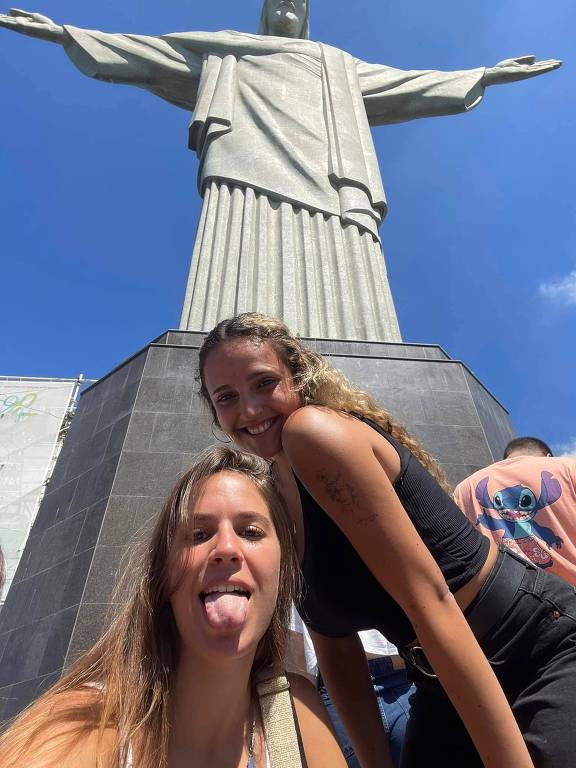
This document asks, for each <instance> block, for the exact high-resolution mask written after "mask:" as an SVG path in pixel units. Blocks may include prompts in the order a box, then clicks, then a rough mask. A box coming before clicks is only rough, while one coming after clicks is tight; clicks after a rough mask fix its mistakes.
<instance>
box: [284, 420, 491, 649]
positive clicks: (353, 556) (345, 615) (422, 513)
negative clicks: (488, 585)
mask: <svg viewBox="0 0 576 768" xmlns="http://www.w3.org/2000/svg"><path fill="white" fill-rule="evenodd" d="M361 420H362V421H364V422H365V423H366V424H368V425H369V426H370V427H372V428H373V429H375V430H376V431H377V432H378V433H379V434H381V435H382V436H383V437H384V438H385V439H386V440H388V442H389V443H391V444H392V445H393V446H394V448H395V449H396V451H397V452H398V455H399V457H400V467H401V468H400V474H399V476H398V479H397V480H396V482H395V483H394V490H395V491H396V493H397V494H398V498H399V499H400V502H401V503H402V506H403V507H404V509H405V510H406V512H407V513H408V516H409V517H410V520H411V521H412V523H413V524H414V526H415V528H416V530H417V531H418V533H419V535H420V536H421V538H422V540H423V542H424V543H425V544H426V546H427V547H428V550H429V551H430V553H431V554H432V556H433V557H434V559H435V561H436V563H437V564H438V566H439V568H440V570H441V571H442V574H443V575H444V578H445V579H446V583H447V584H448V587H449V588H450V590H451V592H456V591H458V590H459V589H460V588H461V587H463V586H464V585H465V584H466V583H467V582H468V581H470V579H471V578H472V577H473V576H474V575H475V574H476V573H478V571H479V570H480V568H481V567H482V566H483V565H484V563H485V561H486V558H487V557H488V548H489V541H488V539H487V538H486V537H485V536H483V535H482V534H481V533H480V532H479V531H478V530H477V529H476V528H475V527H474V526H473V525H472V523H471V522H470V521H469V520H468V518H467V517H465V515H463V514H462V512H461V511H460V510H459V509H458V507H457V506H456V504H455V503H454V501H452V499H451V498H450V497H449V496H448V495H447V494H446V493H445V492H444V491H443V490H442V488H441V487H440V486H439V485H438V483H437V482H436V480H435V479H434V478H433V477H432V476H431V475H430V474H429V472H427V471H426V470H425V469H424V467H423V466H422V465H421V464H420V462H419V461H418V460H417V459H416V457H415V456H414V455H413V454H412V453H411V452H410V451H409V450H408V448H406V446H404V445H403V444H402V443H400V442H399V441H398V440H395V439H394V438H393V437H391V436H390V435H389V434H388V433H387V432H385V431H384V430H383V429H381V428H380V427H379V426H378V425H377V424H375V423H374V422H372V421H369V420H368V419H361ZM296 482H297V484H298V490H299V492H300V499H301V502H302V511H303V516H304V556H303V559H302V575H303V589H302V596H301V598H300V600H299V602H298V610H299V612H300V615H301V616H302V618H303V619H304V621H305V622H306V623H307V624H308V625H309V626H310V627H311V629H313V630H314V631H316V632H319V633H320V634H322V635H326V636H327V637H344V636H345V635H349V634H351V633H352V632H358V631H360V630H363V629H377V630H379V631H380V632H382V634H383V635H385V636H386V637H387V638H388V639H389V640H390V641H391V642H393V643H394V644H395V645H397V646H398V647H403V646H406V645H408V644H409V643H410V642H412V641H413V640H414V638H415V633H414V629H413V628H412V625H411V624H410V621H409V619H408V617H407V616H406V614H405V613H404V611H403V610H402V608H401V607H400V606H399V605H398V603H397V602H396V601H395V600H393V599H392V597H390V595H389V594H388V593H387V592H386V591H385V590H384V589H383V588H382V587H381V586H380V584H379V583H378V582H377V581H376V579H375V578H374V576H373V575H372V573H371V571H370V570H369V569H368V567H367V566H366V565H365V564H364V561H363V560H362V559H361V558H360V556H359V555H358V554H357V552H356V550H355V549H354V547H353V546H352V544H351V543H350V542H349V541H348V539H347V538H346V536H345V535H344V534H343V533H342V532H341V530H340V529H339V528H338V526H337V525H336V523H334V522H333V520H332V519H331V518H330V517H329V515H327V514H326V512H324V510H323V509H322V507H320V505H319V504H317V503H316V501H315V500H314V499H313V498H312V496H311V495H310V494H309V493H308V491H307V490H306V488H305V487H304V486H303V484H302V483H301V482H300V481H299V480H298V478H296ZM382 557H385V558H393V557H394V553H393V552H382Z"/></svg>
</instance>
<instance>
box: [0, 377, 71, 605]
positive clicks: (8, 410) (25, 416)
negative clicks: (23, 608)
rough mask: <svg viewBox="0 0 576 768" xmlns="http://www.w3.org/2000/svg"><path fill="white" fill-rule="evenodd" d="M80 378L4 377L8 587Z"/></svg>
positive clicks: (0, 388) (1, 484) (1, 531)
mask: <svg viewBox="0 0 576 768" xmlns="http://www.w3.org/2000/svg"><path fill="white" fill-rule="evenodd" d="M75 386H76V381H71V380H62V381H55V380H42V379H34V380H33V379H27V380H24V379H10V378H5V377H0V546H1V547H2V550H3V552H4V557H5V559H6V571H7V581H6V585H5V587H4V590H3V596H4V598H5V597H6V594H7V591H8V587H9V585H10V582H11V581H12V578H13V577H14V573H15V571H16V568H17V566H18V562H19V560H20V558H21V556H22V552H23V551H24V546H25V544H26V539H27V538H28V532H29V531H30V528H31V526H32V523H33V522H34V519H35V517H36V513H37V511H38V507H39V505H40V501H41V499H42V496H43V494H44V487H45V483H46V480H47V479H48V476H49V473H50V471H51V469H52V466H53V462H54V458H55V454H56V451H57V449H58V435H59V434H60V430H61V428H62V424H63V420H64V416H65V415H66V412H67V411H68V408H69V406H70V402H71V398H72V395H73V392H74V389H75Z"/></svg>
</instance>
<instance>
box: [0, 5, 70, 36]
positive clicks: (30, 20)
mask: <svg viewBox="0 0 576 768" xmlns="http://www.w3.org/2000/svg"><path fill="white" fill-rule="evenodd" d="M0 27H5V28H6V29H11V30H12V31H14V32H19V33H20V34H21V35H28V37H37V38H38V39H39V40H48V41H49V42H51V43H59V44H60V45H64V43H65V42H66V38H67V37H68V36H67V34H66V30H65V29H64V27H62V26H60V25H59V24H55V23H54V22H53V21H52V19H50V18H48V16H43V15H42V14H41V13H30V12H29V11H21V10H20V9H19V8H11V9H10V11H9V12H8V14H7V15H6V14H3V13H2V14H0Z"/></svg>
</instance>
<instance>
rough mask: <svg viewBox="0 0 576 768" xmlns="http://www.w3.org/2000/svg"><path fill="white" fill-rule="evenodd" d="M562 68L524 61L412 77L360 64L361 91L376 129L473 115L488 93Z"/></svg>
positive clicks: (551, 62) (552, 63) (413, 73)
mask: <svg viewBox="0 0 576 768" xmlns="http://www.w3.org/2000/svg"><path fill="white" fill-rule="evenodd" d="M560 65H561V62H560V61H557V60H556V59H551V60H549V61H536V60H535V57H534V56H520V57H519V58H517V59H506V60H505V61H501V62H500V63H498V64H497V65H496V66H495V67H489V68H485V67H480V68H478V69H467V70H461V71H454V72H441V71H438V70H413V71H406V70H401V69H394V68H393V67H387V66H384V65H381V64H368V63H366V62H364V61H359V60H356V70H357V73H358V78H359V82H360V89H361V92H362V97H363V101H364V105H365V107H366V112H367V114H368V118H369V120H370V123H371V124H372V125H384V124H387V123H400V122H405V121H407V120H414V119H417V118H420V117H435V116H440V115H455V114H458V113H460V112H467V111H469V110H470V109H473V108H474V107H476V106H477V105H478V104H479V103H480V102H481V101H482V98H483V95H484V90H485V88H486V87H488V86H490V85H499V84H504V83H511V82H515V81H516V80H525V79H527V78H530V77H536V76H537V75H542V74H544V73H546V72H551V71H552V70H554V69H557V68H558V67H559V66H560Z"/></svg>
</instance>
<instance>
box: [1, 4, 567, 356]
mask: <svg viewBox="0 0 576 768" xmlns="http://www.w3.org/2000/svg"><path fill="white" fill-rule="evenodd" d="M0 26H4V27H7V28H8V29H13V30H15V31H17V32H21V33H23V34H26V35H31V36H33V37H38V38H42V39H45V40H50V41H52V42H55V43H59V44H60V45H62V46H63V48H64V50H65V51H66V53H67V54H68V56H69V57H70V59H71V60H72V61H73V62H74V64H75V65H76V66H77V67H78V68H79V69H80V70H81V72H83V73H84V74H85V75H88V76H90V77H94V78H96V79H98V80H105V81H107V82H113V83H126V84H129V85H136V86H139V87H141V88H145V89H147V90H148V91H151V92H152V93H154V94H156V95H157V96H160V97H161V98H163V99H165V100H166V101H169V102H170V103H171V104H175V105H176V106H178V107H181V108H182V109H186V110H190V111H193V117H192V122H191V124H190V148H191V149H193V150H195V151H196V153H197V155H198V159H199V162H200V167H199V176H198V179H199V181H198V183H199V190H200V194H201V195H202V197H203V200H204V204H203V208H202V214H201V218H200V222H199V226H198V232H197V236H196V243H195V247H194V253H193V256H192V266H191V270H190V276H189V279H188V287H187V291H186V298H185V302H184V309H183V312H182V320H181V328H184V329H190V330H207V329H209V328H211V327H212V326H213V325H214V324H215V323H216V322H217V321H218V320H220V319H222V318H223V317H227V316H230V315H233V314H236V313H238V312H243V311H260V312H264V313H266V314H270V315H275V316H277V317H281V318H283V319H284V320H285V321H286V322H287V323H288V324H289V325H290V327H291V328H292V329H293V330H296V331H298V332H299V333H301V334H302V335H304V336H312V337H329V338H347V339H372V340H381V341H401V337H400V331H399V328H398V321H397V318H396V312H395V309H394V304H393V301H392V296H391V293H390V288H389V285H388V280H387V276H386V268H385V265H384V258H383V255H382V249H381V245H380V237H379V227H380V224H381V222H382V219H383V218H384V216H385V214H386V199H385V196H384V189H383V187H382V180H381V177H380V171H379V168H378V162H377V158H376V152H375V150H374V145H373V142H372V136H371V132H370V126H377V125H385V124H388V123H399V122H403V121H405V120H413V119H415V118H418V117H432V116H435V115H453V114H457V113H459V112H465V111H467V110H470V109H472V108H473V107H475V106H476V105H477V104H479V103H480V101H481V99H482V96H483V93H484V89H485V87H486V86H489V85H494V84H498V83H507V82H511V81H514V80H521V79H524V78H528V77H532V76H534V75H539V74H541V73H543V72H547V71H549V70H552V69H555V68H556V67H558V66H559V64H560V62H558V61H544V62H535V61H534V57H531V56H524V57H521V58H519V59H509V60H506V61H503V62H501V63H500V64H497V65H496V66H495V67H493V68H489V69H486V68H484V67H480V68H479V69H472V70H465V71H460V72H438V71H434V70H425V71H404V70H400V69H394V68H392V67H388V66H385V65H382V64H368V63H366V62H364V61H361V60H359V59H356V58H354V57H353V56H352V55H351V54H349V53H347V52H346V51H342V50H339V49H338V48H334V47H332V46H330V45H325V44H324V43H317V42H313V41H311V40H309V34H308V33H309V2H308V1H307V0H266V2H265V3H264V7H263V10H262V17H261V21H260V29H259V33H258V34H247V33H242V32H234V31H223V32H214V33H212V32H183V33H176V34H169V35H160V36H158V37H149V36H143V35H132V34H106V33H104V32H97V31H92V30H86V29H77V28H76V27H72V26H68V25H65V26H59V25H57V24H55V23H54V22H53V21H52V20H51V19H49V18H47V17H46V16H42V15H41V14H37V13H28V12H26V11H20V10H17V9H13V10H12V11H10V15H8V16H4V15H1V16H0Z"/></svg>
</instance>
